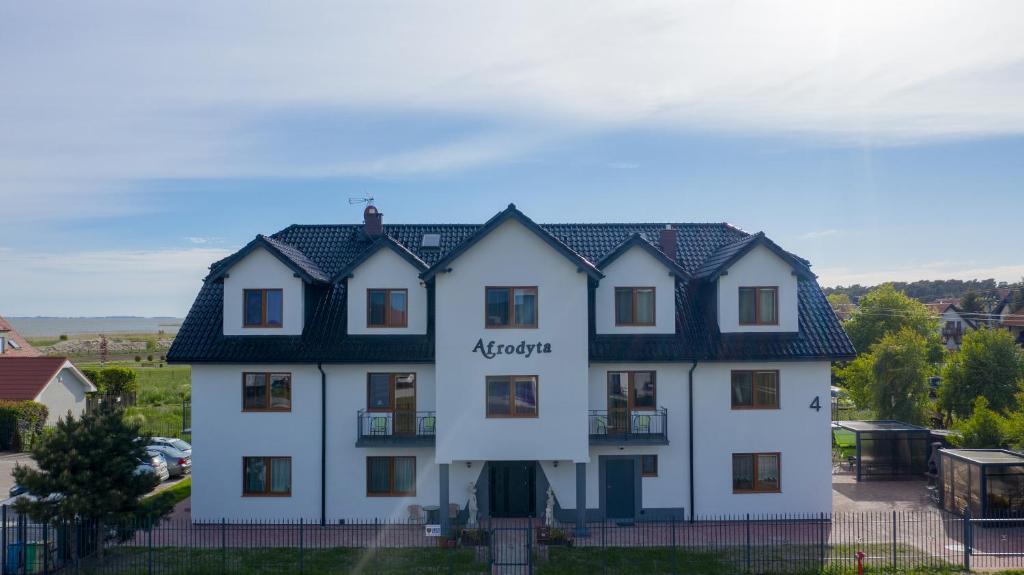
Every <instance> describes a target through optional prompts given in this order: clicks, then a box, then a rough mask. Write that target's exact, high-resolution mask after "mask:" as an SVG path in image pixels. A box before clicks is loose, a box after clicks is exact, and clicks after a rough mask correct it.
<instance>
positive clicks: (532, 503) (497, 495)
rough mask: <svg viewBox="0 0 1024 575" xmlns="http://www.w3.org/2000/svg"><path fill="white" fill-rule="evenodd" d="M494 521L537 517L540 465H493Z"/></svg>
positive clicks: (492, 506) (491, 487)
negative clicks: (498, 518) (538, 469)
mask: <svg viewBox="0 0 1024 575" xmlns="http://www.w3.org/2000/svg"><path fill="white" fill-rule="evenodd" d="M487 465H488V468H489V469H490V471H489V476H490V477H489V479H490V504H491V517H533V513H534V509H536V485H537V465H536V463H535V462H533V461H492V462H489V463H488V464H487Z"/></svg>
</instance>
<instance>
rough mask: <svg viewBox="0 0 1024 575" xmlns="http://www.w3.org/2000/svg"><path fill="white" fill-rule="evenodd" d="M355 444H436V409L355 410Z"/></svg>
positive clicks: (369, 445)
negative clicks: (413, 410) (403, 410)
mask: <svg viewBox="0 0 1024 575" xmlns="http://www.w3.org/2000/svg"><path fill="white" fill-rule="evenodd" d="M356 427H357V429H356V446H357V447H371V446H379V445H406V446H415V445H434V436H435V434H436V433H437V414H436V412H433V411H416V412H412V411H408V412H402V411H398V412H391V411H387V412H381V411H366V410H365V409H360V410H359V411H358V412H357V413H356Z"/></svg>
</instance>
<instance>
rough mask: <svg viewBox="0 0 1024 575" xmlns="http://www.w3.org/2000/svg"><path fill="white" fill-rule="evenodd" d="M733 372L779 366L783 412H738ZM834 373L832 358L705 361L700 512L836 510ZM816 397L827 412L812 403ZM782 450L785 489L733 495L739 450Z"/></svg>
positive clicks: (697, 420)
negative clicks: (831, 402) (733, 398)
mask: <svg viewBox="0 0 1024 575" xmlns="http://www.w3.org/2000/svg"><path fill="white" fill-rule="evenodd" d="M734 369H777V370H779V400H780V409H777V410H750V409H748V410H733V409H731V400H730V386H731V383H730V381H731V372H732V370H734ZM830 375H831V370H830V364H829V362H827V361H807V362H742V363H740V362H734V363H702V364H699V365H698V367H697V369H696V370H695V371H694V383H695V386H694V407H695V409H694V429H695V434H694V460H695V462H696V465H695V469H694V473H695V480H694V483H695V485H696V512H697V514H698V515H708V514H741V513H752V514H753V513H819V512H830V511H831V510H832V464H831V437H830V433H829V424H830V418H831V415H830V413H829V409H828V405H829V404H828V398H829V383H830ZM815 397H817V398H818V399H819V403H820V404H821V406H822V408H821V410H820V411H816V410H814V409H811V408H810V407H809V406H810V404H811V402H812V401H813V400H814V398H815ZM776 451H777V452H781V454H782V455H781V470H782V476H781V493H750V494H734V493H733V492H732V454H733V453H761V452H776Z"/></svg>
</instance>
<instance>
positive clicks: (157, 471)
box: [135, 449, 171, 481]
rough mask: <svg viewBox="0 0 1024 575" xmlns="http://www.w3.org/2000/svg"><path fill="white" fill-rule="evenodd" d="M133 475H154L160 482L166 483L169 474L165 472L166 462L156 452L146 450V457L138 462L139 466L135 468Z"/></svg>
mask: <svg viewBox="0 0 1024 575" xmlns="http://www.w3.org/2000/svg"><path fill="white" fill-rule="evenodd" d="M135 473H137V474H140V475H141V474H143V473H152V474H153V475H156V477H157V479H159V480H160V481H167V479H168V478H170V476H171V474H170V473H169V472H168V471H167V460H165V459H164V456H163V455H161V454H160V452H158V451H152V450H149V449H147V450H146V457H145V458H143V459H141V460H139V465H138V466H136V467H135Z"/></svg>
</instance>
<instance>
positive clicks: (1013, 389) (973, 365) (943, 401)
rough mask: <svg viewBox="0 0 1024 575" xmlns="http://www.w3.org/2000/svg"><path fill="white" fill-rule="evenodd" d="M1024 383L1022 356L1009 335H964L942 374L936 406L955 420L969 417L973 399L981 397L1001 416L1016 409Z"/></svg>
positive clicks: (979, 332)
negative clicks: (955, 418)
mask: <svg viewBox="0 0 1024 575" xmlns="http://www.w3.org/2000/svg"><path fill="white" fill-rule="evenodd" d="M1022 384H1024V354H1022V352H1021V350H1020V347H1018V346H1017V344H1016V343H1015V342H1014V341H1013V336H1012V335H1010V333H1009V332H1007V331H1003V330H996V329H979V330H976V331H969V332H967V333H966V334H965V335H964V339H963V342H962V343H961V344H960V351H959V352H956V353H954V354H953V355H952V356H951V357H950V360H949V361H948V362H947V363H946V365H945V367H944V368H943V372H942V385H941V386H940V387H939V404H940V405H941V406H942V409H943V410H944V411H946V412H947V413H949V414H951V415H955V416H957V417H969V416H970V415H971V412H972V410H973V407H974V402H975V398H978V397H984V398H985V399H986V401H987V402H988V405H989V406H990V408H991V409H992V410H994V411H996V412H997V413H999V414H1001V415H1006V414H1007V413H1008V412H1010V411H1012V410H1016V409H1017V407H1018V405H1019V403H1018V398H1017V394H1018V393H1019V392H1020V391H1021V386H1022Z"/></svg>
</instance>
